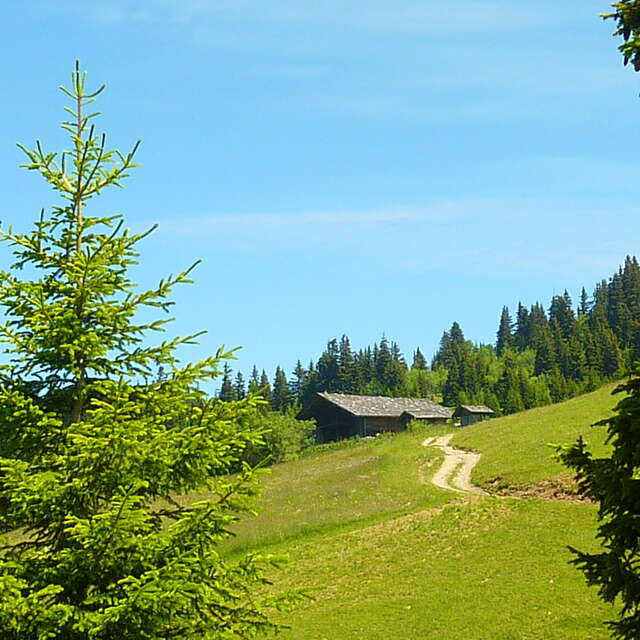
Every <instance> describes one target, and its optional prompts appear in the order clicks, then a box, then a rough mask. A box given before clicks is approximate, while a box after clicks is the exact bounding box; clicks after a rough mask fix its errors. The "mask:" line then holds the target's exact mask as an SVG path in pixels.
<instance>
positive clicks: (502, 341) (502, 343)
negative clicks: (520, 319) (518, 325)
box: [496, 307, 513, 356]
mask: <svg viewBox="0 0 640 640" xmlns="http://www.w3.org/2000/svg"><path fill="white" fill-rule="evenodd" d="M512 331H513V321H512V320H511V315H510V314H509V309H508V307H502V314H501V315H500V325H499V326H498V334H497V340H496V353H497V354H498V355H499V356H501V355H502V354H503V353H504V350H505V349H508V348H510V347H511V346H512V345H513V335H512Z"/></svg>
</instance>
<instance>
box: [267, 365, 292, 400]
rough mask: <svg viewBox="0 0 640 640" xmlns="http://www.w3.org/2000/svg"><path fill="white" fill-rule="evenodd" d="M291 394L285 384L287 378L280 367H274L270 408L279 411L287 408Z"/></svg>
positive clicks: (287, 385)
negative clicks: (274, 373)
mask: <svg viewBox="0 0 640 640" xmlns="http://www.w3.org/2000/svg"><path fill="white" fill-rule="evenodd" d="M290 400H291V392H290V391H289V384H288V383H287V376H286V375H285V373H284V371H283V370H282V369H281V368H280V367H276V375H275V377H274V379H273V389H272V391H271V406H272V407H273V408H274V409H275V410H276V411H279V410H280V409H285V408H286V407H288V406H289V403H290Z"/></svg>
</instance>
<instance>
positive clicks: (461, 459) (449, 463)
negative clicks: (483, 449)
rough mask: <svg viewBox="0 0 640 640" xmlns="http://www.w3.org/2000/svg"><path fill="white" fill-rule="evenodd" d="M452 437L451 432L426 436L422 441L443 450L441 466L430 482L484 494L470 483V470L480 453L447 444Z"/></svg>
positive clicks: (427, 445)
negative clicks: (432, 436) (436, 435)
mask: <svg viewBox="0 0 640 640" xmlns="http://www.w3.org/2000/svg"><path fill="white" fill-rule="evenodd" d="M452 437H453V433H448V434H446V435H444V436H440V437H439V438H427V439H426V440H425V441H424V442H423V443H422V446H423V447H437V448H438V449H440V450H441V451H443V452H444V460H443V462H442V466H441V467H440V468H439V469H438V470H437V471H436V472H435V474H434V475H433V477H432V478H431V482H432V483H433V484H435V485H436V486H437V487H441V488H442V489H448V490H449V491H458V492H459V493H473V494H476V495H486V492H485V491H483V490H482V489H481V488H480V487H476V486H475V485H473V484H471V470H472V469H473V467H475V466H476V464H477V462H478V460H480V454H479V453H471V452H470V451H463V450H462V449H455V448H454V447H451V446H449V440H451V438H452ZM456 471H457V473H456ZM454 474H455V475H454Z"/></svg>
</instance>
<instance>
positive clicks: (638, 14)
mask: <svg viewBox="0 0 640 640" xmlns="http://www.w3.org/2000/svg"><path fill="white" fill-rule="evenodd" d="M612 7H613V8H614V9H615V12H614V13H607V14H604V15H603V16H602V17H603V18H605V19H610V18H612V19H614V20H615V21H616V23H617V29H616V30H615V31H614V35H616V36H622V38H623V40H624V42H623V43H622V44H621V45H620V46H619V47H618V48H619V49H620V51H621V52H622V55H623V58H624V63H625V65H626V64H627V63H628V62H629V61H631V63H632V64H633V67H634V69H635V70H636V71H640V1H639V0H621V2H614V3H613V5H612Z"/></svg>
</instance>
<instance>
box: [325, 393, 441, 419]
mask: <svg viewBox="0 0 640 640" xmlns="http://www.w3.org/2000/svg"><path fill="white" fill-rule="evenodd" d="M318 396H320V397H321V398H324V399H325V400H328V401H329V402H331V403H333V404H335V405H337V406H338V407H340V408H342V409H344V410H345V411H348V412H349V413H351V414H353V415H354V416H359V417H376V416H377V417H398V416H400V415H402V414H403V413H405V412H408V413H410V414H411V415H412V416H414V417H424V418H450V417H451V413H452V411H451V409H447V408H446V407H443V406H442V405H439V404H436V403H435V402H431V401H430V400H426V399H425V398H388V397H386V396H354V395H349V394H346V393H326V392H321V393H318Z"/></svg>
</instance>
